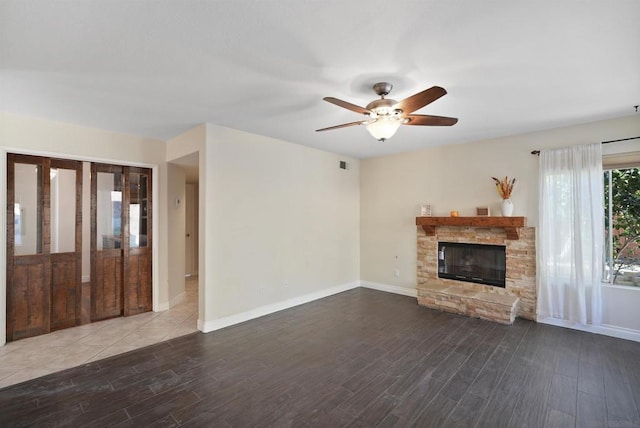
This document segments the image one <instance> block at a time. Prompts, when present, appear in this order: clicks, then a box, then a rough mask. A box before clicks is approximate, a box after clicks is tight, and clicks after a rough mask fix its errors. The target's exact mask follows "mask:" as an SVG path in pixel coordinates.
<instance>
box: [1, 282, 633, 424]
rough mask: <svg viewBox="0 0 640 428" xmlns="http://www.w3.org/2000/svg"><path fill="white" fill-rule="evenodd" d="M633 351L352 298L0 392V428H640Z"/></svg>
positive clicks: (393, 300) (537, 328)
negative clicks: (350, 427)
mask: <svg viewBox="0 0 640 428" xmlns="http://www.w3.org/2000/svg"><path fill="white" fill-rule="evenodd" d="M639 402H640V343H637V342H629V341H624V340H620V339H615V338H610V337H604V336H598V335H593V334H589V333H584V332H575V331H571V330H566V329H562V328H558V327H553V326H548V325H541V324H536V323H534V322H531V321H525V320H516V321H515V323H514V324H513V325H511V326H503V325H497V324H494V323H490V322H487V321H481V320H477V319H470V318H465V317H461V316H457V315H451V314H448V313H445V312H438V311H433V310H429V309H425V308H422V307H419V306H418V305H417V304H416V301H415V298H410V297H406V296H399V295H393V294H388V293H383V292H378V291H374V290H368V289H354V290H351V291H348V292H344V293H340V294H337V295H334V296H330V297H328V298H326V299H321V300H318V301H314V302H311V303H309V304H305V305H300V306H297V307H295V308H291V309H289V310H285V311H280V312H278V313H275V314H271V315H268V316H265V317H262V318H259V319H256V320H252V321H249V322H246V323H243V324H239V325H235V326H231V327H229V328H225V329H221V330H218V331H215V332H212V333H209V334H202V333H195V334H191V335H188V336H184V337H179V338H176V339H173V340H170V341H167V342H163V343H161V344H156V345H152V346H149V347H146V348H141V349H138V350H135V351H131V352H128V353H126V354H123V355H117V356H113V357H110V358H107V359H105V360H100V361H95V362H92V363H89V364H86V365H84V366H81V367H76V368H72V369H69V370H65V371H62V372H59V373H55V374H53V375H49V376H45V377H42V378H39V379H34V380H31V381H28V382H25V383H23V384H18V385H13V386H10V387H8V388H4V389H0V426H2V427H3V428H4V427H18V426H56V427H74V428H75V427H85V426H86V427H92V428H94V427H102V426H104V427H106V426H118V425H119V426H121V427H126V426H131V427H133V426H136V427H137V426H158V427H178V426H179V427H202V426H207V427H209V426H216V427H223V428H228V427H245V426H261V427H271V426H274V427H283V426H295V427H299V426H300V427H305V426H317V427H329V426H330V427H332V428H333V427H343V426H356V427H363V426H367V427H375V426H377V427H395V428H398V427H408V426H416V427H466V426H470V427H471V426H475V427H491V428H494V427H501V426H509V425H510V426H518V427H520V426H549V427H553V426H576V427H583V426H584V427H590V426H634V425H640V417H639V415H638V403H639Z"/></svg>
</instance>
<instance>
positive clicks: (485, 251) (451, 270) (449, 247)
mask: <svg viewBox="0 0 640 428" xmlns="http://www.w3.org/2000/svg"><path fill="white" fill-rule="evenodd" d="M505 250H506V247H505V246H504V245H484V244H465V243H461V242H438V277H439V278H447V279H455V280H458V281H467V282H476V283H478V284H486V285H493V286H496V287H502V288H504V287H505V273H506V266H507V263H506V256H505V253H506V252H505Z"/></svg>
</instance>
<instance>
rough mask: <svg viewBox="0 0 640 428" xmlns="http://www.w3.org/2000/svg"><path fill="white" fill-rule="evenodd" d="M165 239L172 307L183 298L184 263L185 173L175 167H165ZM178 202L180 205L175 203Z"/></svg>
mask: <svg viewBox="0 0 640 428" xmlns="http://www.w3.org/2000/svg"><path fill="white" fill-rule="evenodd" d="M167 179H168V184H167V192H168V198H167V199H168V201H169V203H168V204H167V222H168V224H169V228H168V230H167V237H168V240H169V242H170V243H171V246H170V248H171V255H170V258H169V260H171V269H170V270H169V271H168V275H169V302H170V303H171V305H174V304H176V303H178V302H180V301H181V300H182V298H183V296H184V269H185V267H184V263H185V258H184V256H185V236H184V224H185V204H184V199H185V172H184V170H183V169H182V168H180V167H179V166H176V165H172V164H168V165H167ZM176 200H180V203H179V204H178V203H176Z"/></svg>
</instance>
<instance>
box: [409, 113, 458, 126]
mask: <svg viewBox="0 0 640 428" xmlns="http://www.w3.org/2000/svg"><path fill="white" fill-rule="evenodd" d="M406 118H407V119H409V122H407V123H405V125H423V126H451V125H455V124H456V123H458V118H457V117H446V116H430V115H426V114H408V115H407V116H406Z"/></svg>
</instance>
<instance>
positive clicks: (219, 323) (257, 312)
mask: <svg viewBox="0 0 640 428" xmlns="http://www.w3.org/2000/svg"><path fill="white" fill-rule="evenodd" d="M359 286H360V282H359V281H356V282H351V283H348V284H343V285H339V286H336V287H332V288H327V289H325V290H320V291H316V292H314V293H309V294H305V295H303V296H298V297H294V298H291V299H287V300H283V301H282V302H277V303H272V304H270V305H264V306H260V307H257V308H255V309H251V310H249V311H246V312H242V313H239V314H235V315H231V316H228V317H224V318H218V319H215V320H211V321H206V322H202V321H200V320H199V319H198V330H200V331H202V332H203V333H209V332H211V331H215V330H219V329H221V328H225V327H229V326H231V325H234V324H239V323H241V322H245V321H249V320H252V319H255V318H260V317H263V316H265V315H269V314H272V313H274V312H279V311H282V310H284V309H289V308H292V307H294V306H298V305H302V304H304V303H309V302H312V301H314V300H318V299H322V298H324V297H329V296H332V295H334V294H338V293H342V292H343V291H348V290H352V289H354V288H358V287H359Z"/></svg>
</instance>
